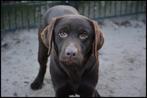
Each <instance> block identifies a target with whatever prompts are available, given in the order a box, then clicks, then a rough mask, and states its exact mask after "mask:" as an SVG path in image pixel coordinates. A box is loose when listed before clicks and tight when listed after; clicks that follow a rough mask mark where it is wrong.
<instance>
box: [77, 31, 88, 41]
mask: <svg viewBox="0 0 147 98" xmlns="http://www.w3.org/2000/svg"><path fill="white" fill-rule="evenodd" d="M79 38H80V39H82V40H83V39H86V38H88V35H87V34H86V33H85V32H84V33H81V34H80V35H79Z"/></svg>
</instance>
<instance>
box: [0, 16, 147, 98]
mask: <svg viewBox="0 0 147 98" xmlns="http://www.w3.org/2000/svg"><path fill="white" fill-rule="evenodd" d="M100 24H101V29H102V31H103V32H104V36H105V43H104V46H103V48H102V49H101V50H100V57H99V58H100V68H99V69H100V70H99V81H98V85H97V87H96V88H97V90H98V91H99V93H100V95H101V96H106V97H110V96H114V97H115V96H117V97H119V96H142V97H143V96H146V37H145V36H146V18H145V17H141V18H138V19H135V18H132V17H126V18H125V17H123V18H116V19H106V20H104V21H102V22H100ZM37 31H38V30H37V29H31V30H29V31H28V30H20V31H19V30H17V31H16V32H10V33H8V34H6V35H5V36H2V39H1V41H2V42H1V96H3V97H4V96H12V97H14V96H15V97H17V96H21V97H30V96H38V97H39V96H46V97H48V96H54V94H55V93H54V90H53V86H52V82H51V77H50V74H49V64H48V69H47V73H46V75H45V79H44V85H43V88H42V89H40V90H37V91H33V90H31V89H30V84H31V82H32V81H33V80H34V78H35V77H36V75H37V73H38V70H39V64H38V62H37V52H38V40H37Z"/></svg>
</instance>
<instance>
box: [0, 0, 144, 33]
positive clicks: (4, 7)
mask: <svg viewBox="0 0 147 98" xmlns="http://www.w3.org/2000/svg"><path fill="white" fill-rule="evenodd" d="M59 4H64V5H65V4H66V5H71V6H74V7H75V8H77V9H78V10H79V12H80V13H81V14H82V15H85V16H87V17H90V18H93V19H97V18H101V17H108V16H119V15H125V14H133V13H136V14H137V13H139V12H146V1H79V2H78V1H1V31H5V30H15V29H20V28H27V29H29V28H32V27H36V26H38V25H39V23H40V20H41V16H42V14H43V13H44V12H45V11H46V10H47V9H48V8H49V7H51V6H54V5H59Z"/></svg>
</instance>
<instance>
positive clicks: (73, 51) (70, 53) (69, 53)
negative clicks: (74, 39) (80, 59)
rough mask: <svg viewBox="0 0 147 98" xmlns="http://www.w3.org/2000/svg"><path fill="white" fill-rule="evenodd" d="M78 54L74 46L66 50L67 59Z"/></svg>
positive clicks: (71, 45)
mask: <svg viewBox="0 0 147 98" xmlns="http://www.w3.org/2000/svg"><path fill="white" fill-rule="evenodd" d="M76 54H77V48H76V47H75V45H74V44H70V45H69V46H67V48H66V49H65V55H66V57H75V56H76Z"/></svg>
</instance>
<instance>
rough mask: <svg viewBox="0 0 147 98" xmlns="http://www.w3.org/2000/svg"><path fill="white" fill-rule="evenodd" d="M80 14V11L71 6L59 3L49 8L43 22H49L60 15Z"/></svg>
mask: <svg viewBox="0 0 147 98" xmlns="http://www.w3.org/2000/svg"><path fill="white" fill-rule="evenodd" d="M77 14H79V13H78V11H77V10H76V9H75V8H73V7H71V6H65V5H58V6H54V7H52V8H50V9H48V10H47V12H46V13H45V14H44V16H43V24H46V25H47V24H48V22H49V21H50V20H51V19H52V18H54V17H59V16H63V15H77Z"/></svg>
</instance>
